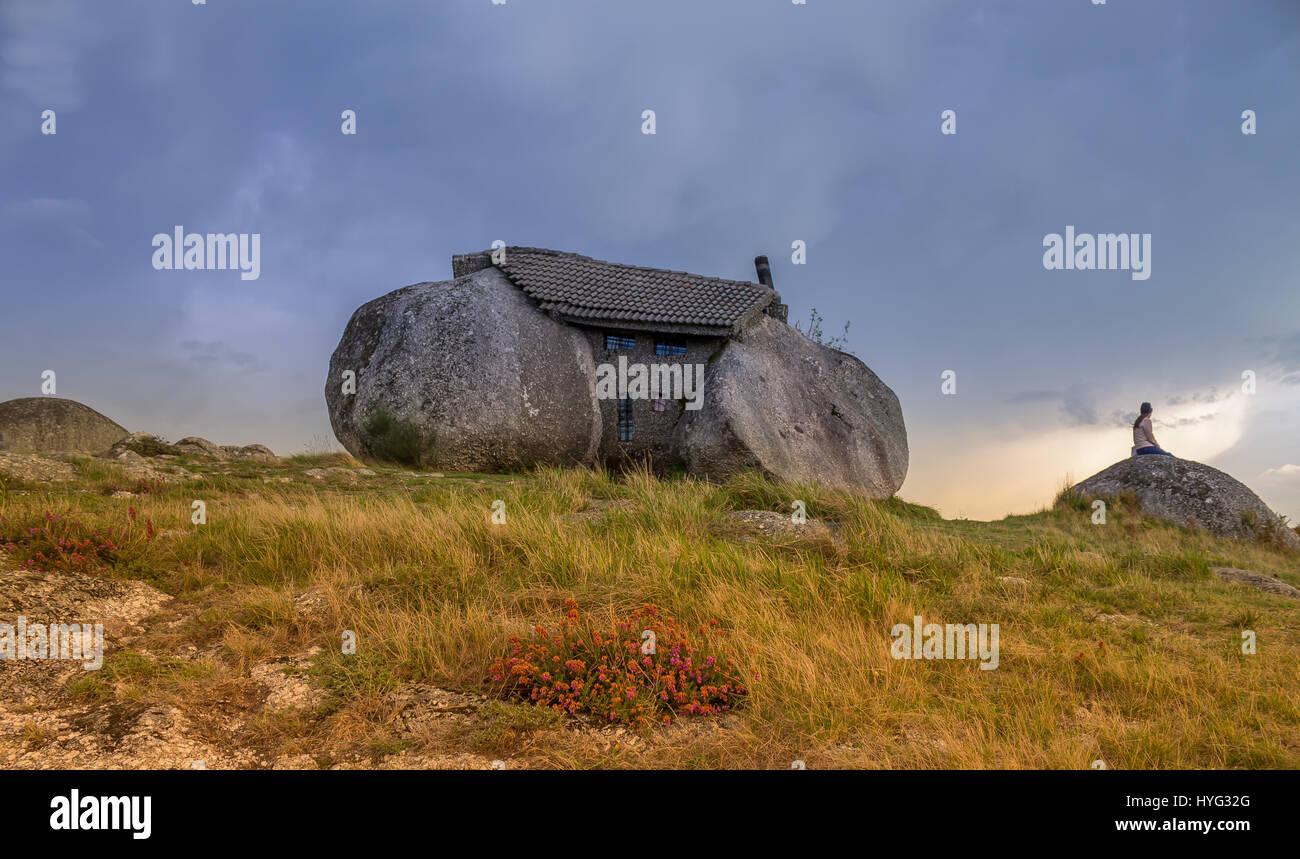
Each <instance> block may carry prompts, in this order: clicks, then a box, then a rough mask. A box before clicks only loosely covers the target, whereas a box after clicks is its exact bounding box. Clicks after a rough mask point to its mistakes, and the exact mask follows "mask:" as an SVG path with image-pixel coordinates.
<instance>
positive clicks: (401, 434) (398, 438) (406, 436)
mask: <svg viewBox="0 0 1300 859" xmlns="http://www.w3.org/2000/svg"><path fill="white" fill-rule="evenodd" d="M364 429H365V432H366V435H367V436H368V438H367V439H366V449H367V451H368V452H369V453H370V455H371V456H373V457H375V458H376V459H382V460H387V461H389V462H396V463H400V464H402V465H406V466H410V467H411V468H424V467H425V466H426V465H427V464H428V463H429V461H430V456H431V454H432V453H433V437H432V436H431V435H426V434H425V433H424V432H423V431H422V430H421V429H420V428H419V427H418V426H417V425H416V424H415V423H414V422H413V421H409V420H406V419H404V418H395V417H393V416H392V415H391V414H389V413H388V411H387V410H386V409H383V408H380V409H376V410H375V412H374V414H372V415H371V416H370V418H369V420H367V421H366V424H365V427H364Z"/></svg>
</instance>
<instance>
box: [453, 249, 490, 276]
mask: <svg viewBox="0 0 1300 859" xmlns="http://www.w3.org/2000/svg"><path fill="white" fill-rule="evenodd" d="M491 267H492V252H491V251H480V252H479V253H476V254H453V255H452V258H451V276H452V277H454V278H455V277H464V276H465V275H467V274H473V273H474V272H476V271H482V270H483V269H485V268H491Z"/></svg>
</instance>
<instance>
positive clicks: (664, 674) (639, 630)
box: [488, 600, 748, 727]
mask: <svg viewBox="0 0 1300 859" xmlns="http://www.w3.org/2000/svg"><path fill="white" fill-rule="evenodd" d="M565 608H566V609H567V611H566V614H565V617H564V620H563V621H562V622H561V624H560V629H559V632H558V633H556V634H555V635H551V634H550V633H548V632H547V631H546V630H545V629H544V628H543V627H540V626H538V627H534V632H535V636H536V637H535V638H534V639H532V640H531V641H529V642H525V641H524V640H522V639H521V638H520V637H519V636H511V637H510V655H508V656H501V657H497V659H496V660H495V661H494V662H493V663H492V666H491V667H490V668H489V670H488V674H489V676H490V677H491V678H492V679H493V680H495V681H497V682H498V683H502V684H505V689H504V690H503V691H504V693H505V694H506V695H507V696H517V697H521V698H525V699H526V700H528V701H531V702H532V703H534V704H538V705H545V706H548V707H551V708H552V709H554V710H558V711H560V712H564V713H569V714H570V715H576V714H579V713H587V714H591V715H593V716H596V717H597V718H601V719H605V720H608V721H611V722H614V721H619V722H624V723H626V724H629V725H632V726H635V727H642V726H644V725H646V724H648V723H650V722H651V721H655V722H662V723H664V724H671V723H672V721H673V719H674V718H676V717H677V716H680V715H710V714H716V713H721V712H725V711H727V710H730V709H732V708H733V707H735V706H736V705H737V704H738V703H739V702H740V700H741V699H742V698H743V697H744V696H745V695H746V694H747V692H748V690H746V688H745V686H744V684H743V683H742V682H741V679H740V671H739V669H738V668H737V666H736V662H735V660H734V659H732V658H730V657H718V656H713V655H705V653H704V652H703V651H702V650H701V649H700V648H697V647H696V646H695V645H693V644H692V643H691V642H690V641H689V640H688V638H687V634H686V631H685V630H683V629H682V628H681V627H680V626H679V625H678V623H677V621H675V620H674V619H673V618H671V617H664V616H660V612H659V608H658V607H657V606H654V605H645V606H642V607H641V608H640V609H637V610H636V611H635V612H633V613H632V615H631V616H630V617H629V618H628V619H627V620H625V621H621V622H619V623H617V624H616V625H615V628H614V630H613V631H610V632H606V631H604V630H602V629H598V628H597V627H596V626H594V625H593V624H592V623H591V621H590V620H589V619H587V618H583V617H582V616H581V615H580V614H579V613H578V604H577V603H576V602H574V601H573V600H566V601H565ZM646 631H649V632H652V633H654V637H653V639H651V638H650V637H649V636H646V635H645V632H646ZM718 634H721V631H720V630H719V629H718V626H717V621H710V623H709V625H708V626H706V627H700V628H699V630H698V635H699V636H700V638H699V639H698V640H699V642H700V644H702V645H704V646H708V645H709V644H711V643H712V642H711V641H710V638H711V636H713V635H718ZM649 641H653V643H654V647H653V651H654V652H653V653H644V652H643V651H642V648H643V646H644V644H643V643H646V644H648V642H649Z"/></svg>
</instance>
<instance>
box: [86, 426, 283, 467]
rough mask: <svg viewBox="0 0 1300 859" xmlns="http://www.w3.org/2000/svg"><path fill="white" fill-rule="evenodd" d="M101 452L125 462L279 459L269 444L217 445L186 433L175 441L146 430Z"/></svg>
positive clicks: (105, 457)
mask: <svg viewBox="0 0 1300 859" xmlns="http://www.w3.org/2000/svg"><path fill="white" fill-rule="evenodd" d="M98 455H99V456H100V457H101V458H102V459H115V460H119V461H123V462H126V461H132V460H137V461H138V460H141V459H151V458H155V457H177V456H189V457H193V458H195V459H209V460H213V461H216V462H225V461H226V460H231V459H234V460H252V461H254V462H276V461H278V460H279V457H277V456H276V455H275V452H274V451H272V450H271V449H270V448H269V447H267V446H266V445H261V444H247V445H243V446H237V445H229V444H225V445H216V444H213V443H212V442H210V441H208V440H207V439H206V438H200V437H198V436H193V435H192V436H186V437H185V438H183V439H181V440H180V441H178V442H176V443H175V444H172V443H170V442H168V441H167V440H166V439H161V438H159V437H158V436H156V435H151V434H150V433H147V432H133V433H131V434H130V435H128V436H127V437H126V438H124V439H122V440H121V441H118V442H117V443H116V444H114V445H113V446H112V447H110V448H109V449H108V450H106V451H103V452H102V453H100V454H98Z"/></svg>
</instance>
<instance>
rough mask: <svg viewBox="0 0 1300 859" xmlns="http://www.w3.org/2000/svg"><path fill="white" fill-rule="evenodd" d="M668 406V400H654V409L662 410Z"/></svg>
mask: <svg viewBox="0 0 1300 859" xmlns="http://www.w3.org/2000/svg"><path fill="white" fill-rule="evenodd" d="M667 408H668V401H667V400H664V399H657V400H655V411H656V412H662V411H664V410H666V409H667Z"/></svg>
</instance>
